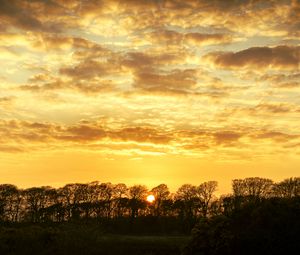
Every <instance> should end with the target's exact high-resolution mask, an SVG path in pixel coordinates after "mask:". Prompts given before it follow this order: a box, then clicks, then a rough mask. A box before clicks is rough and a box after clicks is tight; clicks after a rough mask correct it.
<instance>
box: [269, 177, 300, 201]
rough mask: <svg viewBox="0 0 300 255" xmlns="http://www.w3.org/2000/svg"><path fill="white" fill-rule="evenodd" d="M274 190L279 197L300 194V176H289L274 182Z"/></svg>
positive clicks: (290, 196)
mask: <svg viewBox="0 0 300 255" xmlns="http://www.w3.org/2000/svg"><path fill="white" fill-rule="evenodd" d="M273 192H274V195H275V196H277V197H286V198H292V197H297V196H300V178H299V177H298V178H297V177H296V178H289V179H285V180H283V181H281V182H279V183H276V184H274V187H273Z"/></svg>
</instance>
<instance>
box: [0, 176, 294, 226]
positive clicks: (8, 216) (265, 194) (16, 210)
mask: <svg viewBox="0 0 300 255" xmlns="http://www.w3.org/2000/svg"><path fill="white" fill-rule="evenodd" d="M217 186H218V184H217V182H216V181H208V182H203V183H201V184H200V185H198V186H196V185H191V184H184V185H182V186H181V187H179V188H178V190H177V191H176V192H175V193H171V192H170V191H169V189H168V187H167V185H166V184H160V185H158V186H156V187H154V188H152V189H151V190H148V189H147V187H146V186H144V185H133V186H131V187H127V186H126V185H125V184H123V183H120V184H111V183H100V182H91V183H86V184H82V183H74V184H67V185H65V186H64V187H62V188H57V189H55V188H52V187H49V186H44V187H32V188H28V189H19V188H17V187H16V186H15V185H12V184H1V185H0V221H2V222H34V223H38V222H66V221H72V220H81V219H94V218H105V219H115V218H130V219H136V218H139V217H143V216H154V217H176V218H178V219H182V220H196V219H199V218H209V217H212V216H214V215H220V214H228V213H230V212H231V211H233V210H234V209H235V208H237V207H240V206H241V205H242V204H243V203H247V202H249V201H254V200H261V199H268V198H272V197H277V198H292V197H298V196H299V195H300V178H299V177H294V178H289V179H285V180H283V181H280V182H277V183H275V182H273V181H272V180H270V179H266V178H260V177H252V178H245V179H235V180H233V181H232V194H229V195H222V196H220V197H218V198H217V197H216V195H215V192H216V190H217ZM149 194H153V195H154V196H155V200H154V201H153V202H152V203H150V202H147V200H146V197H147V195H149Z"/></svg>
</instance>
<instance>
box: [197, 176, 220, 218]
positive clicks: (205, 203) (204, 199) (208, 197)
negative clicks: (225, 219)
mask: <svg viewBox="0 0 300 255" xmlns="http://www.w3.org/2000/svg"><path fill="white" fill-rule="evenodd" d="M217 186H218V183H217V182H216V181H208V182H204V183H201V184H200V185H199V186H198V187H197V189H196V193H197V195H198V197H199V199H200V201H201V212H202V215H203V216H204V217H206V216H207V213H208V210H209V206H210V203H211V201H212V198H213V195H214V193H215V191H216V189H217Z"/></svg>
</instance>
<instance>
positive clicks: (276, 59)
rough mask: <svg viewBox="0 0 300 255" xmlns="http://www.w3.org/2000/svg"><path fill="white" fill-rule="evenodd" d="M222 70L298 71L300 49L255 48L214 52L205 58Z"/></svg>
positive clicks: (280, 47)
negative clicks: (250, 68) (270, 69)
mask: <svg viewBox="0 0 300 255" xmlns="http://www.w3.org/2000/svg"><path fill="white" fill-rule="evenodd" d="M204 58H205V59H208V60H210V61H212V62H213V63H214V64H215V65H216V66H217V67H221V68H225V69H226V68H229V69H230V68H236V69H238V68H243V67H253V68H263V69H265V68H275V69H276V68H277V69H278V68H281V69H294V70H298V68H299V64H300V47H296V46H295V47H293V46H276V47H273V48H271V47H253V48H248V49H246V50H242V51H238V52H213V53H209V54H207V55H206V56H204Z"/></svg>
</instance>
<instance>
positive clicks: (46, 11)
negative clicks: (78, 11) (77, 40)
mask: <svg viewBox="0 0 300 255" xmlns="http://www.w3.org/2000/svg"><path fill="white" fill-rule="evenodd" d="M62 14H64V10H63V9H62V8H61V6H60V5H58V4H57V3H55V2H54V1H51V0H49V1H29V0H24V1H23V0H0V17H1V18H2V19H4V20H5V21H7V23H8V24H9V25H10V26H15V27H17V28H20V29H24V30H30V31H46V32H60V31H61V27H62V23H61V22H58V20H57V19H55V18H53V19H52V20H51V21H46V20H44V19H43V18H44V17H46V16H48V17H49V16H59V15H62Z"/></svg>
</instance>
